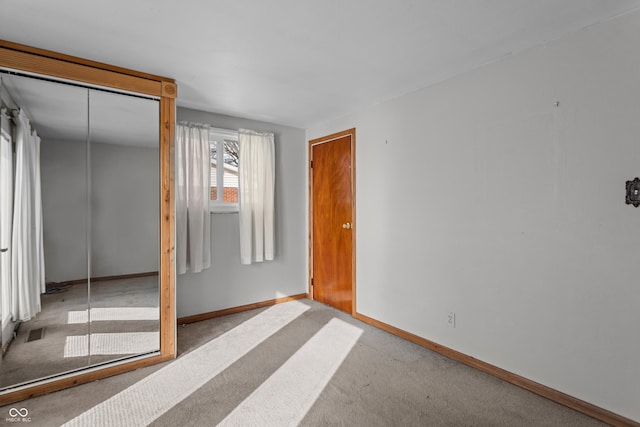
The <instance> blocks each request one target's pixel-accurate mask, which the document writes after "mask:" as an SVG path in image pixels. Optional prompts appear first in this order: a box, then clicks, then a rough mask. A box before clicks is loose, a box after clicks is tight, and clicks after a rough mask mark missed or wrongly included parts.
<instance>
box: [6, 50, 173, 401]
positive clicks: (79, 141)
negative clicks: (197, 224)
mask: <svg viewBox="0 0 640 427" xmlns="http://www.w3.org/2000/svg"><path fill="white" fill-rule="evenodd" d="M7 43H8V42H7ZM9 45H10V46H11V47H14V45H13V44H11V43H9ZM17 46H18V48H19V49H18V50H20V49H21V48H22V46H20V45H17ZM0 49H2V41H0ZM25 49H26V50H29V49H27V48H26V47H25ZM10 53H13V52H10ZM47 53H48V52H47ZM53 56H55V54H53ZM18 59H19V60H18V61H17V63H19V64H22V63H24V58H22V57H18ZM41 60H42V58H36V61H41ZM47 61H48V60H47ZM53 61H54V62H53V63H52V62H46V61H45V62H46V63H45V66H44V67H43V69H45V73H44V74H43V73H37V72H34V71H33V68H38V67H32V66H29V67H27V68H29V70H22V69H19V68H16V67H8V66H6V65H4V66H3V64H2V60H0V101H1V104H0V106H1V107H2V122H1V125H2V126H1V129H2V133H1V136H2V137H1V139H0V168H1V169H0V202H1V204H0V250H1V252H0V310H1V311H0V318H1V319H2V329H1V331H0V333H1V338H2V359H1V362H0V404H5V403H8V402H11V401H16V400H20V399H23V398H26V397H29V396H32V395H35V394H41V393H46V392H48V391H52V390H56V389H59V388H64V387H68V386H71V385H74V384H77V383H81V382H86V381H91V380H94V379H96V378H100V377H102V376H106V375H113V374H115V373H118V372H121V371H125V370H130V369H135V368H136V367H139V366H145V365H148V364H152V363H158V362H160V361H164V360H167V359H169V358H173V357H175V309H174V308H173V307H174V303H173V301H174V292H173V286H174V282H173V280H174V279H173V275H174V268H173V256H172V254H173V206H172V200H173V198H172V197H173V189H172V183H173V181H172V169H171V167H172V163H171V160H170V159H171V152H172V150H171V147H172V135H173V125H174V124H173V118H174V117H175V111H174V108H175V107H174V104H173V97H174V96H175V86H174V85H173V84H172V83H171V82H165V81H161V82H157V83H154V85H153V86H152V85H151V84H150V83H149V82H148V81H147V80H146V79H145V80H141V79H139V78H137V77H136V78H134V79H130V77H129V76H125V77H122V79H123V80H122V81H120V80H118V79H119V78H120V75H119V74H118V72H119V71H120V70H119V69H117V70H116V71H117V72H115V71H113V70H110V71H106V72H105V71H98V72H97V74H96V76H97V77H91V73H89V75H88V77H89V78H88V80H89V82H83V81H79V80H78V79H74V78H67V77H66V76H67V75H70V76H72V77H73V76H74V75H75V74H77V75H78V76H80V77H82V78H85V76H86V75H87V70H89V71H91V67H89V68H87V67H86V66H85V67H84V68H82V69H79V70H80V72H78V70H77V69H71V71H66V70H65V68H66V66H67V65H66V64H62V65H61V67H62V69H63V72H59V71H57V72H55V73H53V74H54V75H51V74H50V73H48V69H49V68H52V65H51V64H54V65H55V64H57V63H58V62H57V61H56V60H55V59H53ZM78 61H79V62H80V63H83V64H84V63H85V62H87V61H83V60H78ZM9 62H10V61H9ZM65 62H66V61H65ZM89 65H92V64H89ZM111 68H114V69H115V67H111ZM74 73H75V74H74ZM114 73H115V74H114ZM132 73H134V74H135V72H132ZM60 74H62V75H64V76H60ZM102 74H105V75H106V77H105V76H103V75H102ZM152 77H153V76H152ZM114 78H116V80H113V79H114ZM80 80H81V79H80ZM100 80H104V81H106V82H107V83H106V84H107V86H102V85H98V84H96V82H97V81H100ZM113 82H115V83H113ZM131 82H133V83H131ZM130 87H133V88H134V89H138V88H140V87H141V88H142V90H140V91H138V90H129V88H130ZM166 95H169V96H166Z"/></svg>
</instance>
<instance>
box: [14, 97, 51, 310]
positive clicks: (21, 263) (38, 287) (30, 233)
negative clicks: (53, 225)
mask: <svg viewBox="0 0 640 427" xmlns="http://www.w3.org/2000/svg"><path fill="white" fill-rule="evenodd" d="M15 142H16V166H15V187H14V200H13V230H12V235H11V252H12V254H11V277H12V280H11V282H12V284H11V312H12V315H13V319H14V320H16V321H18V320H22V321H26V320H29V319H31V318H32V317H34V316H35V315H36V314H38V313H39V312H40V294H41V293H43V292H45V290H46V289H45V282H44V251H43V244H42V198H41V190H40V137H39V136H38V135H37V134H36V133H35V132H32V131H31V126H30V124H29V119H28V118H27V116H26V114H25V113H24V111H22V110H20V111H19V112H18V114H16V141H15Z"/></svg>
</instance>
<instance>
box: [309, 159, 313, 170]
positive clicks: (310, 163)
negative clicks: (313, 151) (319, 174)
mask: <svg viewBox="0 0 640 427" xmlns="http://www.w3.org/2000/svg"><path fill="white" fill-rule="evenodd" d="M309 167H310V168H311V169H313V160H311V161H310V162H309Z"/></svg>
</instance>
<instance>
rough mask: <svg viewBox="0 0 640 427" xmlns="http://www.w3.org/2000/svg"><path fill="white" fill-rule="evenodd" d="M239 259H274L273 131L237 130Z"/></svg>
mask: <svg viewBox="0 0 640 427" xmlns="http://www.w3.org/2000/svg"><path fill="white" fill-rule="evenodd" d="M238 144H239V146H240V159H239V163H238V176H239V187H240V188H239V209H240V212H239V217H240V262H241V263H242V264H251V263H252V262H262V261H264V260H272V259H273V258H274V252H275V251H274V247H275V241H274V240H275V239H274V233H275V230H274V228H275V223H274V194H275V193H274V189H275V144H274V135H273V134H272V133H257V132H253V131H249V130H245V129H240V131H239V132H238Z"/></svg>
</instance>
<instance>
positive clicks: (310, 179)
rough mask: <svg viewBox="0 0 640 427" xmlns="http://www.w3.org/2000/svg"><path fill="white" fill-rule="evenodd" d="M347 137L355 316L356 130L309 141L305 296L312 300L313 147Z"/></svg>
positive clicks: (352, 299) (354, 309) (352, 303)
mask: <svg viewBox="0 0 640 427" xmlns="http://www.w3.org/2000/svg"><path fill="white" fill-rule="evenodd" d="M345 136H349V137H350V138H351V315H352V316H355V314H356V226H357V224H356V221H355V218H356V128H351V129H347V130H344V131H342V132H336V133H332V134H330V135H327V136H323V137H320V138H315V139H312V140H309V148H308V149H309V152H308V163H307V168H308V174H309V175H308V183H309V189H308V200H307V202H308V209H309V224H308V227H309V253H308V264H309V275H308V287H307V289H308V291H307V295H308V296H309V299H310V300H314V299H315V298H314V295H313V238H314V237H313V167H312V164H313V146H315V145H319V144H325V143H329V142H332V141H334V140H336V139H340V138H344V137H345Z"/></svg>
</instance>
